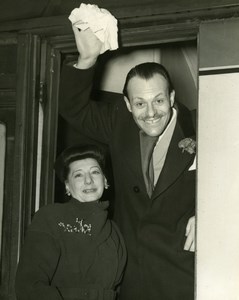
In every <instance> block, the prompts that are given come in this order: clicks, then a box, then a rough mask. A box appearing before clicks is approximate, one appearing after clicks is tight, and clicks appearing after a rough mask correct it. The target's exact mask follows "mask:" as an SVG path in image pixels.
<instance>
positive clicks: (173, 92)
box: [169, 90, 175, 107]
mask: <svg viewBox="0 0 239 300" xmlns="http://www.w3.org/2000/svg"><path fill="white" fill-rule="evenodd" d="M169 99H170V104H171V107H173V105H174V101H175V90H172V92H171V93H170V95H169Z"/></svg>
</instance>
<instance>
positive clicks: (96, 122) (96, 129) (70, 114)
mask: <svg viewBox="0 0 239 300" xmlns="http://www.w3.org/2000/svg"><path fill="white" fill-rule="evenodd" d="M94 69H95V67H92V68H90V69H87V70H79V69H76V68H74V67H72V66H68V65H63V68H62V73H61V81H60V93H59V113H60V114H61V115H62V116H63V118H64V119H65V120H66V121H67V122H69V123H70V124H71V125H72V126H73V127H74V128H75V129H76V130H78V131H79V132H81V133H83V134H84V135H86V136H88V137H90V138H92V139H95V140H97V141H99V142H102V143H105V144H108V142H109V140H110V136H111V134H112V129H113V126H114V120H115V115H116V111H117V105H115V102H114V101H112V103H109V102H108V103H107V102H101V101H92V100H91V91H92V85H93V77H94Z"/></svg>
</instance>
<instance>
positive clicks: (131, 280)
mask: <svg viewBox="0 0 239 300" xmlns="http://www.w3.org/2000/svg"><path fill="white" fill-rule="evenodd" d="M73 31H74V34H75V38H76V44H77V48H78V51H79V53H80V55H79V59H78V62H77V64H76V65H75V67H72V66H65V67H64V68H63V72H62V77H61V91H60V113H61V114H62V115H63V117H64V118H65V119H66V120H67V121H68V122H70V123H71V124H72V125H73V126H74V127H75V128H77V129H78V130H79V131H81V132H83V133H84V134H85V135H87V136H89V137H91V138H93V139H95V140H98V141H100V142H103V143H105V144H108V145H109V149H110V153H111V158H112V164H113V173H114V181H115V194H116V199H115V208H114V211H115V213H114V219H115V220H116V222H117V223H118V225H119V226H120V229H121V231H122V233H123V236H124V238H125V241H126V246H127V250H128V263H127V268H126V272H125V276H124V278H123V283H122V286H121V291H120V299H123V300H138V299H142V300H148V299H149V300H176V299H177V300H192V299H193V298H194V296H193V294H194V286H193V282H194V253H193V251H194V217H193V216H194V214H195V212H194V207H195V170H194V168H193V162H194V159H195V153H194V148H195V144H194V140H193V139H192V136H193V134H194V130H193V126H192V123H191V119H190V115H189V112H188V111H187V110H186V109H185V108H182V109H179V108H178V107H177V105H176V103H175V91H174V90H173V86H172V83H171V81H170V78H169V76H168V74H167V71H166V70H165V68H164V67H163V66H161V65H159V64H155V63H146V64H142V65H139V66H136V67H135V68H133V69H132V70H131V71H130V72H129V74H128V76H127V78H126V82H125V87H124V100H125V101H114V102H113V103H102V102H100V103H99V102H94V101H90V93H91V89H92V80H93V76H94V69H95V68H94V65H95V63H96V61H97V57H98V56H99V53H100V50H101V46H102V44H101V42H100V41H99V40H98V39H97V38H96V37H95V36H94V34H93V33H92V32H91V30H90V29H87V30H86V31H78V29H77V28H75V27H73ZM125 104H126V105H125ZM190 137H191V138H190ZM185 138H186V140H185ZM189 138H190V139H189ZM150 145H152V147H148V146H150ZM181 147H183V148H181ZM149 148H152V149H149ZM148 150H149V151H148ZM182 150H183V151H182ZM152 152H153V153H152ZM185 231H186V232H185ZM185 235H186V236H185ZM102 272H103V270H102Z"/></svg>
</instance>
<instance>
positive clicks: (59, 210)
mask: <svg viewBox="0 0 239 300" xmlns="http://www.w3.org/2000/svg"><path fill="white" fill-rule="evenodd" d="M67 206H68V205H67V203H53V204H47V205H45V206H42V207H41V208H40V209H39V210H38V211H37V212H36V213H35V215H34V217H33V219H32V223H31V225H30V226H29V230H31V231H33V230H37V231H51V230H52V229H53V228H54V227H55V226H56V223H57V220H58V219H59V217H61V216H62V215H63V214H65V213H66V210H67Z"/></svg>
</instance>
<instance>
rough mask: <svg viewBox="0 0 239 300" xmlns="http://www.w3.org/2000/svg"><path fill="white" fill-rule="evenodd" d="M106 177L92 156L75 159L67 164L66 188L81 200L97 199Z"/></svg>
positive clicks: (101, 192) (102, 189)
mask: <svg viewBox="0 0 239 300" xmlns="http://www.w3.org/2000/svg"><path fill="white" fill-rule="evenodd" d="M105 184H106V178H105V176H104V174H103V172H102V170H101V168H100V166H99V164H98V162H97V161H96V160H95V159H93V158H86V159H82V160H77V161H74V162H72V163H71V164H70V165H69V174H68V178H67V180H66V181H65V185H66V189H67V190H69V191H70V193H71V195H72V197H74V198H76V199H77V200H79V201H81V202H91V201H96V200H99V199H100V198H101V196H102V194H103V191H104V187H105Z"/></svg>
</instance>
